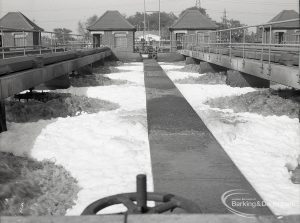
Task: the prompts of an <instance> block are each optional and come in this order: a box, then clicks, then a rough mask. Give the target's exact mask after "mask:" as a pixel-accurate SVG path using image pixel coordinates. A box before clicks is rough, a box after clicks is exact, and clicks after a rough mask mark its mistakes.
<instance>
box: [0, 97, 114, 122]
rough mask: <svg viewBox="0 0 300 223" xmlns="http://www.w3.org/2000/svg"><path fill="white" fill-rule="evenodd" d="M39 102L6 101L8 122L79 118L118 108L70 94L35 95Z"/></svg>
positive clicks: (104, 102) (31, 100)
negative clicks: (87, 114) (84, 114)
mask: <svg viewBox="0 0 300 223" xmlns="http://www.w3.org/2000/svg"><path fill="white" fill-rule="evenodd" d="M34 95H35V96H34V97H35V98H36V99H39V100H43V101H39V100H33V99H29V101H26V100H21V101H18V100H16V99H8V100H6V103H5V105H6V118H7V121H8V122H17V123H18V122H35V121H38V120H41V119H44V120H46V119H52V118H58V117H68V116H71V117H72V116H77V115H80V114H81V113H82V112H84V113H89V114H90V113H97V112H99V111H109V110H114V109H117V108H118V105H117V104H115V103H111V102H108V101H104V100H100V99H95V98H88V97H85V96H76V95H72V94H68V93H50V92H47V93H34Z"/></svg>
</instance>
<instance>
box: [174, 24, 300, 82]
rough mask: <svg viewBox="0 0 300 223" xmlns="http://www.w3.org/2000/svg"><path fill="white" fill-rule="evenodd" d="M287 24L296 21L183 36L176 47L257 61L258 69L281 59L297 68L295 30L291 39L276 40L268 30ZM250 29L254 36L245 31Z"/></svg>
mask: <svg viewBox="0 0 300 223" xmlns="http://www.w3.org/2000/svg"><path fill="white" fill-rule="evenodd" d="M291 22H299V19H292V20H286V21H280V22H273V23H267V24H262V25H256V26H244V27H237V28H229V29H224V30H217V31H209V32H201V33H197V34H190V35H184V37H183V41H182V42H181V43H180V44H181V45H180V47H182V48H183V49H186V50H194V51H201V52H204V53H209V54H210V53H215V54H219V55H227V56H229V57H230V58H232V57H233V56H234V57H241V58H243V60H245V59H256V60H261V63H262V66H263V63H265V62H267V63H269V64H270V63H271V62H278V61H279V60H282V59H284V60H286V61H288V62H289V63H291V65H298V66H299V64H300V57H299V54H300V53H299V52H300V39H299V35H300V32H299V30H298V31H297V30H294V32H293V33H291V32H290V34H289V37H291V38H285V39H278V35H277V34H276V33H278V32H277V31H276V30H272V27H273V25H275V24H281V23H291ZM299 27H300V26H299ZM253 28H256V30H257V33H258V35H257V34H256V35H255V34H254V32H252V33H251V32H249V29H253ZM292 37H293V38H292ZM299 77H300V66H299Z"/></svg>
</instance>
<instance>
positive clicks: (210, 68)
mask: <svg viewBox="0 0 300 223" xmlns="http://www.w3.org/2000/svg"><path fill="white" fill-rule="evenodd" d="M227 70H228V69H227V68H226V67H221V66H218V65H216V64H212V63H208V62H204V61H201V62H200V73H201V74H204V73H218V72H221V71H227Z"/></svg>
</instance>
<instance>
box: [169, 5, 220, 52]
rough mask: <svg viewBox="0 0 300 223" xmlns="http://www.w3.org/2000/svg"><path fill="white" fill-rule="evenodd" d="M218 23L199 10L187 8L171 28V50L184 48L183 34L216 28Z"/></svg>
mask: <svg viewBox="0 0 300 223" xmlns="http://www.w3.org/2000/svg"><path fill="white" fill-rule="evenodd" d="M216 29H217V25H216V24H215V23H214V22H213V21H212V20H210V18H208V17H207V16H205V15H203V14H202V13H201V12H199V10H186V11H185V12H184V13H183V14H182V15H181V16H180V17H179V18H178V20H176V21H175V22H174V24H173V25H172V26H171V27H170V28H169V30H170V39H171V50H172V51H175V50H177V49H181V48H182V43H183V36H184V35H186V34H197V33H201V32H207V31H212V30H216Z"/></svg>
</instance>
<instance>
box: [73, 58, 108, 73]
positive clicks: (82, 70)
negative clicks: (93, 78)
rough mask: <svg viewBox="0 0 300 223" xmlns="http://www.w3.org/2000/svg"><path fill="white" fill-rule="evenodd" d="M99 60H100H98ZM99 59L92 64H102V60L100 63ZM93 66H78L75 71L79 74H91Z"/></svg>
mask: <svg viewBox="0 0 300 223" xmlns="http://www.w3.org/2000/svg"><path fill="white" fill-rule="evenodd" d="M100 61H102V60H100ZM100 61H97V62H96V63H94V64H93V66H103V65H100V64H104V63H103V62H102V63H100ZM93 66H92V65H90V64H89V65H86V66H83V67H80V68H78V69H77V71H78V73H79V74H81V75H90V74H93Z"/></svg>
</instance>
